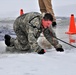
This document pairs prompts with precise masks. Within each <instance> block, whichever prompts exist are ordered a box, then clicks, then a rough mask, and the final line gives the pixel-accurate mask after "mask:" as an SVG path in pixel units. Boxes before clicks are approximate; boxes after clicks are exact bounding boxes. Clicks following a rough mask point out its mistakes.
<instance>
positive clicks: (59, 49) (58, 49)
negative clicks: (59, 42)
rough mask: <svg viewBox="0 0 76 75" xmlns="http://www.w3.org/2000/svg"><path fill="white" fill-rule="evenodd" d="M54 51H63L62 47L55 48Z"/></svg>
mask: <svg viewBox="0 0 76 75" xmlns="http://www.w3.org/2000/svg"><path fill="white" fill-rule="evenodd" d="M56 51H58V52H64V49H63V48H57V49H56Z"/></svg>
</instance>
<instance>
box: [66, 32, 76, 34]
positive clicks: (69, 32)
mask: <svg viewBox="0 0 76 75" xmlns="http://www.w3.org/2000/svg"><path fill="white" fill-rule="evenodd" d="M65 33H66V34H76V32H65Z"/></svg>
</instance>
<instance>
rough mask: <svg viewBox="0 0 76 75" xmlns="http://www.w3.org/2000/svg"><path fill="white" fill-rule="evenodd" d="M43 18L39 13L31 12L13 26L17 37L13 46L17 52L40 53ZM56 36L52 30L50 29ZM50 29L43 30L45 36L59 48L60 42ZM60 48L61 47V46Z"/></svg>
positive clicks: (12, 41) (13, 41)
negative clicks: (38, 40) (39, 42)
mask: <svg viewBox="0 0 76 75" xmlns="http://www.w3.org/2000/svg"><path fill="white" fill-rule="evenodd" d="M41 19H42V16H41V14H40V13H37V12H30V13H26V14H23V15H21V16H19V17H18V18H17V19H16V20H15V22H14V25H13V28H14V31H15V33H16V35H17V38H16V39H11V43H12V46H13V47H14V48H15V49H17V50H22V51H30V50H31V51H39V50H41V47H40V46H39V45H38V43H37V39H38V37H39V36H40V33H41V32H42V27H41ZM49 30H50V31H51V33H52V34H53V35H54V36H55V33H54V32H53V30H52V28H51V27H50V29H49ZM49 30H48V29H43V33H44V36H45V37H46V39H47V40H48V41H49V42H50V43H51V44H52V45H53V46H54V47H56V48H57V47H58V46H57V45H58V44H59V43H58V41H57V40H56V39H55V38H54V37H53V36H52V35H50V33H49ZM59 47H60V46H59Z"/></svg>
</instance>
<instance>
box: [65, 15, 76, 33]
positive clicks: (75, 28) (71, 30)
mask: <svg viewBox="0 0 76 75" xmlns="http://www.w3.org/2000/svg"><path fill="white" fill-rule="evenodd" d="M65 33H66V34H76V26H75V19H74V14H71V18H70V26H69V31H68V32H65Z"/></svg>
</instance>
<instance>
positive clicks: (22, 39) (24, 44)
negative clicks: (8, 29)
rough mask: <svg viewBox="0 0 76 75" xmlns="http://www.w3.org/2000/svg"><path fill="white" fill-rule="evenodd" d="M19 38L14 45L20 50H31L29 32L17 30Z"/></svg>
mask: <svg viewBox="0 0 76 75" xmlns="http://www.w3.org/2000/svg"><path fill="white" fill-rule="evenodd" d="M15 32H16V35H17V38H16V40H15V41H14V46H15V48H16V49H18V50H22V51H29V50H30V46H29V43H28V37H27V36H28V34H27V32H23V31H22V29H18V30H15Z"/></svg>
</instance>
